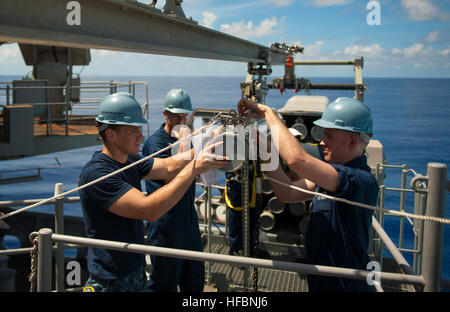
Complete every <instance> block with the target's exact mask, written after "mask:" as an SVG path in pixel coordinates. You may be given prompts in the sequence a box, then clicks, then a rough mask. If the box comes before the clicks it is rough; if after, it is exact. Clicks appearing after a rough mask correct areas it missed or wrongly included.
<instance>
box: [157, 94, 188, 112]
mask: <svg viewBox="0 0 450 312" xmlns="http://www.w3.org/2000/svg"><path fill="white" fill-rule="evenodd" d="M162 108H163V109H164V110H168V111H169V112H172V113H175V114H185V113H190V112H192V105H191V97H190V96H189V94H187V93H186V92H184V90H183V89H172V90H170V91H169V92H168V93H167V95H166V97H165V99H164V103H163V107H162Z"/></svg>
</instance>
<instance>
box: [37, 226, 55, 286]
mask: <svg viewBox="0 0 450 312" xmlns="http://www.w3.org/2000/svg"><path fill="white" fill-rule="evenodd" d="M52 234H53V233H52V230H51V229H47V228H44V229H41V230H39V234H38V238H39V253H38V273H37V291H38V292H49V291H51V288H52Z"/></svg>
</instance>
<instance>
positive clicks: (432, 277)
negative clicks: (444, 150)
mask: <svg viewBox="0 0 450 312" xmlns="http://www.w3.org/2000/svg"><path fill="white" fill-rule="evenodd" d="M427 175H428V197H427V208H426V215H427V216H433V217H439V218H443V217H444V211H445V187H446V183H447V166H446V165H444V164H439V163H429V164H428V167H427ZM443 231H444V225H443V224H442V223H438V222H432V221H425V222H424V232H423V242H424V244H423V256H422V275H423V277H424V279H425V287H424V291H427V292H437V291H440V287H441V286H440V284H441V271H442V249H443V243H444V236H443Z"/></svg>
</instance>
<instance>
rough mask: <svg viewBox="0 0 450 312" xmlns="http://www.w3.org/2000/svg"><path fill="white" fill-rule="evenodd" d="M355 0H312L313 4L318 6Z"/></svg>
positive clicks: (348, 2) (346, 3)
mask: <svg viewBox="0 0 450 312" xmlns="http://www.w3.org/2000/svg"><path fill="white" fill-rule="evenodd" d="M353 1H354V0H312V3H311V4H312V5H313V6H316V7H326V6H335V5H348V4H352V3H353Z"/></svg>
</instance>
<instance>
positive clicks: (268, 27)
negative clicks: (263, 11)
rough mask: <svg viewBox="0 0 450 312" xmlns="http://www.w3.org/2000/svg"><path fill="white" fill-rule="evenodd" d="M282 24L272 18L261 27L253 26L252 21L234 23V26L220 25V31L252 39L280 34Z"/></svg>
mask: <svg viewBox="0 0 450 312" xmlns="http://www.w3.org/2000/svg"><path fill="white" fill-rule="evenodd" d="M280 24H281V23H279V22H278V20H277V18H275V17H272V18H266V19H265V20H263V21H262V22H261V23H260V24H259V25H255V24H253V22H252V21H248V22H245V21H240V22H234V23H232V24H222V25H220V30H221V31H222V32H225V33H228V34H230V35H234V36H238V37H241V38H245V39H250V38H256V37H264V36H268V35H273V34H277V33H279V32H280V29H279V26H280Z"/></svg>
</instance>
